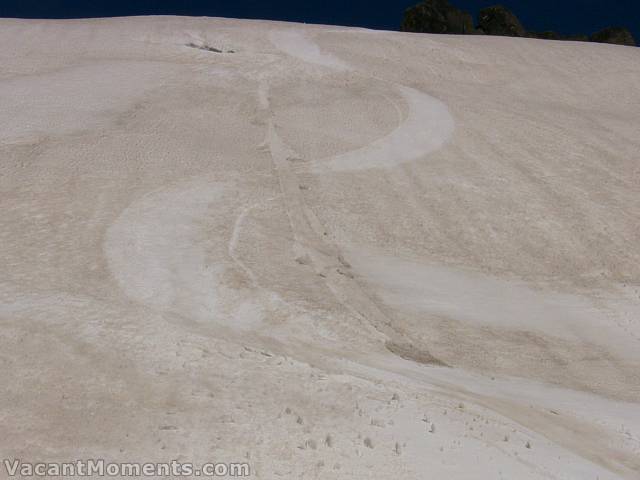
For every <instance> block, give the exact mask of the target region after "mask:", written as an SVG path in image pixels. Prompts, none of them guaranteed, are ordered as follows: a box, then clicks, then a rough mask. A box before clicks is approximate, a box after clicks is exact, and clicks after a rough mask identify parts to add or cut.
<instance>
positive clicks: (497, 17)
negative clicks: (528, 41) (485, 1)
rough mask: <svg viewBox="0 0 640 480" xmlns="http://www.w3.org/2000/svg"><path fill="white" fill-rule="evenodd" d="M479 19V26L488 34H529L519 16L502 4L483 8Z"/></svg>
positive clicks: (515, 35)
mask: <svg viewBox="0 0 640 480" xmlns="http://www.w3.org/2000/svg"><path fill="white" fill-rule="evenodd" d="M478 19H479V23H478V27H479V28H480V29H481V30H482V31H483V32H484V33H485V34H486V35H504V36H507V37H524V36H525V35H526V34H527V32H526V31H525V29H524V27H523V26H522V24H521V23H520V20H518V17H516V16H515V15H514V14H513V13H511V12H510V11H509V10H507V9H506V8H505V7H503V6H502V5H495V6H493V7H488V8H485V9H483V10H481V11H480V15H479V17H478Z"/></svg>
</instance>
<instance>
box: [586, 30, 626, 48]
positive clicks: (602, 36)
mask: <svg viewBox="0 0 640 480" xmlns="http://www.w3.org/2000/svg"><path fill="white" fill-rule="evenodd" d="M589 40H591V41H592V42H597V43H613V44H616V45H629V46H632V47H635V46H636V40H635V38H633V35H631V32H630V31H629V30H627V29H626V28H622V27H609V28H605V29H604V30H600V31H599V32H596V33H594V34H593V35H591V37H590V38H589Z"/></svg>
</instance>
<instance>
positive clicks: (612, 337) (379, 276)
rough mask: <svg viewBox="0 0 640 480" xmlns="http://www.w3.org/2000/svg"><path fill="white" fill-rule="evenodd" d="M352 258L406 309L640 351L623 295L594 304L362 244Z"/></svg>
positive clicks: (369, 279)
mask: <svg viewBox="0 0 640 480" xmlns="http://www.w3.org/2000/svg"><path fill="white" fill-rule="evenodd" d="M348 260H349V263H351V265H352V266H353V268H354V270H355V271H356V272H357V273H358V274H359V275H361V276H362V278H363V279H364V280H365V281H366V282H369V283H370V284H371V285H372V286H373V287H374V289H375V290H376V291H377V293H378V295H380V297H381V298H382V300H383V301H384V302H385V303H386V304H388V305H389V306H392V307H395V308H398V309H401V310H405V311H413V312H420V313H425V314H432V315H440V316H446V317H449V318H455V319H459V320H462V321H465V322H468V323H470V324H475V325H491V326H496V327H502V328H509V329H516V330H524V331H535V332H541V333H545V334H547V335H556V336H559V337H563V338H567V339H574V340H575V339H581V340H584V341H588V342H592V343H595V344H601V345H602V344H604V345H608V346H609V347H610V348H613V349H614V350H620V351H622V352H632V351H637V352H640V348H639V347H640V341H639V340H638V338H637V337H634V336H633V335H630V334H629V331H628V326H627V325H622V324H621V323H620V319H618V318H617V317H619V316H620V315H621V312H625V311H628V310H629V309H631V308H634V305H633V304H628V305H626V307H624V308H620V304H619V302H620V301H621V300H619V299H618V300H617V301H603V302H602V304H600V305H595V304H594V302H593V300H591V299H589V298H586V297H583V296H580V295H574V294H562V293H557V292H552V291H540V290H535V289H533V288H531V287H530V286H528V285H527V284H525V283H524V282H516V281H509V280H504V279H500V278H496V277H491V276H488V275H484V274H482V273H478V272H471V271H463V270H456V269H453V268H449V267H445V266H438V265H429V264H426V263H418V262H415V261H410V260H406V259H401V258H398V257H394V256H389V255H383V254H378V253H377V252H372V251H367V250H365V249H362V248H358V249H353V250H350V251H349V255H348ZM635 307H636V310H637V305H635ZM625 327H626V328H625Z"/></svg>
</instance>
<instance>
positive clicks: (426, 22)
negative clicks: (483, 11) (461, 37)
mask: <svg viewBox="0 0 640 480" xmlns="http://www.w3.org/2000/svg"><path fill="white" fill-rule="evenodd" d="M401 30H402V31H404V32H424V33H453V34H470V33H474V32H475V29H474V27H473V17H472V16H471V14H470V13H468V12H465V11H463V10H460V9H458V8H456V7H454V6H453V5H451V4H450V3H449V2H448V1H447V0H426V1H424V2H423V3H421V4H419V5H415V6H413V7H411V8H408V9H407V10H406V12H405V15H404V21H403V22H402V27H401Z"/></svg>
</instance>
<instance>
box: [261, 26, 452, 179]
mask: <svg viewBox="0 0 640 480" xmlns="http://www.w3.org/2000/svg"><path fill="white" fill-rule="evenodd" d="M269 38H270V40H271V42H272V43H273V44H274V45H275V46H276V47H277V48H278V49H280V50H281V51H282V52H284V53H286V54H288V55H290V56H292V57H294V58H297V59H299V60H302V61H303V62H306V63H311V64H315V65H320V66H324V67H327V68H330V69H333V70H336V71H348V70H353V69H352V68H351V66H349V65H348V64H346V63H345V62H343V61H342V60H340V59H339V58H337V57H335V56H333V55H332V54H329V53H326V52H322V51H321V50H320V47H318V45H317V44H315V43H314V42H313V41H311V40H310V39H309V37H308V36H307V35H305V34H304V33H302V32H299V31H296V30H286V31H283V30H275V31H272V32H271V33H270V35H269ZM371 78H372V79H374V78H375V77H371ZM393 88H394V89H395V90H397V92H398V93H399V94H400V95H401V96H402V98H403V99H404V101H405V102H406V104H407V106H408V109H409V112H408V114H407V116H406V117H405V118H404V120H403V121H402V122H401V123H400V124H399V125H398V127H397V128H396V129H395V130H393V131H392V132H391V133H390V134H388V135H386V136H384V137H382V138H379V139H378V140H376V141H374V142H372V143H370V144H368V145H365V146H363V147H361V148H358V149H356V150H351V151H349V152H346V153H343V154H339V155H335V156H333V157H329V158H325V159H320V160H316V161H315V162H313V164H312V169H313V171H314V173H325V172H327V171H334V172H341V171H354V170H367V169H371V168H391V167H394V166H396V165H398V164H401V163H405V162H410V161H413V160H417V159H419V158H421V157H424V156H425V155H428V154H430V153H432V152H435V151H436V150H439V149H440V148H441V147H442V146H443V145H444V144H445V143H446V142H447V141H448V140H449V139H450V138H451V136H452V135H453V132H454V130H455V121H454V119H453V117H452V116H451V113H450V112H449V108H448V107H447V105H446V104H444V103H443V102H441V101H440V100H438V99H436V98H434V97H432V96H431V95H428V94H426V93H424V92H421V91H419V90H416V89H415V88H411V87H407V86H404V85H400V84H393Z"/></svg>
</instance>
